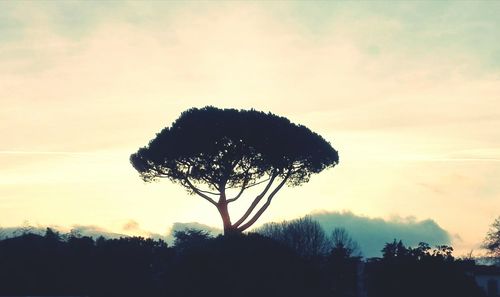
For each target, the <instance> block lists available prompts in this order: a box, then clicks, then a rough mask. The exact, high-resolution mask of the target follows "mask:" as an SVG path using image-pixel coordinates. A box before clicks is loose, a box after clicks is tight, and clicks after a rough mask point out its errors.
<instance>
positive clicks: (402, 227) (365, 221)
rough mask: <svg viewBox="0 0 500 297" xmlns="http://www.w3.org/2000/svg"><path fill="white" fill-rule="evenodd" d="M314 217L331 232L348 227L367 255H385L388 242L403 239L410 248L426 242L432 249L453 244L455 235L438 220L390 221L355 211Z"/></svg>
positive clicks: (400, 219) (396, 219)
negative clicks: (436, 246)
mask: <svg viewBox="0 0 500 297" xmlns="http://www.w3.org/2000/svg"><path fill="white" fill-rule="evenodd" d="M311 216H312V218H313V219H314V220H317V221H318V222H319V223H320V224H321V226H322V227H323V228H324V229H325V231H326V232H327V233H330V232H331V231H332V230H333V229H334V228H337V227H339V228H345V229H346V230H347V231H348V232H349V234H350V235H351V236H352V237H353V238H354V239H355V240H356V241H357V242H358V243H359V245H360V247H361V250H362V251H363V256H365V257H367V258H370V257H378V256H381V253H380V250H381V249H382V248H383V247H384V244H385V243H387V242H392V241H393V240H394V239H398V240H402V241H403V243H404V244H405V245H407V246H415V245H417V244H418V243H419V242H426V243H428V244H430V245H431V246H434V245H442V244H446V245H450V244H451V239H452V236H451V235H450V234H449V233H448V232H447V231H446V230H444V229H443V228H441V227H440V226H439V225H438V224H437V223H436V222H435V221H434V220H431V219H427V220H421V221H418V220H416V219H415V218H414V217H408V218H400V217H394V218H391V219H389V220H384V219H381V218H370V217H365V216H358V215H355V214H353V213H352V212H317V213H313V214H312V215H311Z"/></svg>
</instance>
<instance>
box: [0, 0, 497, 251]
mask: <svg viewBox="0 0 500 297" xmlns="http://www.w3.org/2000/svg"><path fill="white" fill-rule="evenodd" d="M498 15H500V2H497V1H484V2H481V1H470V2H467V1H408V2H406V1H399V2H398V1H390V2H384V1H369V2H364V1H356V2H344V1H339V2H337V1H332V2H326V1H325V2H322V1H318V2H301V1H283V2H282V1H246V2H237V1H221V2H216V1H203V2H197V1H186V2H175V1H168V2H167V1H165V2H160V1H157V2H138V1H137V2H135V1H132V2H121V1H120V2H118V1H116V2H115V1H106V2H94V1H33V2H29V1H15V2H14V1H11V2H7V1H2V2H0V107H1V108H0V135H1V136H2V140H1V141H0V213H1V216H0V226H1V227H12V226H19V225H23V224H28V223H29V224H34V225H40V226H61V227H65V228H71V227H72V226H98V228H103V229H105V230H109V231H110V232H115V233H125V234H149V233H151V232H152V233H158V234H165V233H167V232H168V230H169V228H171V226H172V225H173V224H176V223H189V222H198V223H201V224H206V225H210V226H214V227H220V224H221V223H220V218H219V217H218V214H217V211H216V210H215V208H213V207H212V206H211V205H210V204H208V203H207V202H206V201H204V200H202V199H199V198H197V197H195V196H189V195H187V193H186V192H185V191H184V190H183V189H182V188H181V187H180V186H178V185H175V184H171V183H170V182H168V181H161V182H157V183H145V182H143V181H142V180H141V179H140V178H139V175H138V173H137V172H135V170H134V169H133V167H132V166H131V165H130V163H129V161H128V159H129V156H130V154H132V153H134V152H136V151H137V149H138V148H140V147H142V146H144V145H146V144H147V143H148V141H149V140H150V139H152V138H154V136H155V134H156V133H157V132H159V131H160V130H161V129H162V128H163V127H166V126H169V125H170V124H171V123H172V122H173V121H174V120H175V119H176V118H177V117H178V116H179V115H180V113H181V112H182V111H184V110H186V109H188V108H191V107H203V106H206V105H214V106H217V107H221V108H229V107H231V108H239V109H249V108H255V109H257V110H262V111H266V112H268V111H270V112H273V113H275V114H278V115H281V116H285V117H287V118H289V119H290V120H291V121H292V122H294V123H299V124H303V125H305V126H307V127H309V128H310V129H311V130H313V131H315V132H317V133H318V134H320V135H322V136H323V137H324V138H325V139H327V140H328V141H330V143H331V144H332V146H333V147H334V148H335V149H337V150H338V151H339V156H340V164H339V165H338V166H336V167H335V168H333V169H331V170H327V171H324V172H322V173H320V174H317V175H315V176H313V177H312V179H311V181H310V182H309V183H307V184H306V185H303V186H301V187H297V188H286V189H283V190H281V191H280V193H279V194H278V195H277V196H276V198H275V199H274V200H273V203H272V205H271V207H270V208H269V209H268V210H267V212H266V213H265V214H264V215H263V216H262V217H261V219H260V221H259V224H262V223H265V222H271V221H279V220H285V219H293V218H296V217H300V216H303V215H306V214H311V213H313V214H325V213H326V214H332V218H335V216H336V215H338V214H348V216H347V217H349V215H352V216H355V217H358V218H361V219H362V220H365V221H369V222H387V223H390V224H396V225H397V224H400V225H405V224H406V225H408V224H414V225H416V226H420V225H422V224H423V225H425V224H426V222H431V223H432V224H435V226H436V227H437V228H435V230H437V231H438V232H441V230H446V233H447V234H448V235H447V236H448V237H447V238H449V241H450V243H451V244H452V245H453V246H454V247H455V248H456V250H457V251H458V252H459V253H460V252H462V253H466V252H468V251H470V250H475V251H477V252H478V253H479V252H480V251H479V246H480V244H481V241H482V240H483V238H484V236H485V234H486V232H487V230H488V227H489V225H490V224H491V223H492V222H493V220H494V219H495V218H496V217H497V216H499V215H500V183H499V182H498V179H499V176H500V137H498V136H499V131H500V107H499V104H498V101H499V100H500V99H499V98H500V39H499V38H498V37H497V35H498V30H500V19H499V18H498ZM248 199H249V198H248ZM246 201H247V202H248V200H246ZM243 207H244V205H241V206H237V207H236V208H235V209H233V211H234V212H236V213H237V212H238V211H240V212H241V211H242V210H243ZM326 221H328V220H326ZM347 221H349V220H347ZM419 224H420V225H419ZM433 226H434V225H433ZM346 228H347V229H349V226H346ZM374 232H376V229H375V230H374ZM428 233H432V231H428ZM423 234H424V235H425V232H424V233H423ZM440 234H441V233H440ZM388 236H390V235H388ZM431 237H432V236H431ZM388 241H392V237H391V238H389V239H388Z"/></svg>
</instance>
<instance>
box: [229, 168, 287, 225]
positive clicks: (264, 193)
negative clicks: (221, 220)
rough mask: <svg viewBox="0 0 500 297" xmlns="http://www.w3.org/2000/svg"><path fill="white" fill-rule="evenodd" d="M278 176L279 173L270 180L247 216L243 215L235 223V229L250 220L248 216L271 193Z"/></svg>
mask: <svg viewBox="0 0 500 297" xmlns="http://www.w3.org/2000/svg"><path fill="white" fill-rule="evenodd" d="M277 176H278V174H277V173H273V175H272V176H271V178H270V179H269V182H268V183H267V185H266V187H265V188H264V190H263V191H262V193H260V194H259V195H257V197H255V199H254V200H253V202H252V204H251V205H250V207H249V208H248V209H247V211H246V212H245V214H243V216H242V217H241V218H240V219H239V220H238V221H237V222H236V223H234V225H233V226H234V227H235V228H238V227H239V226H240V225H241V223H243V222H244V221H245V220H246V219H247V218H248V216H249V215H250V214H251V213H252V212H253V210H254V209H255V207H256V206H257V204H259V202H260V200H262V198H263V197H264V196H265V195H266V193H267V191H269V188H271V185H272V184H273V182H274V179H275V178H276V177H277Z"/></svg>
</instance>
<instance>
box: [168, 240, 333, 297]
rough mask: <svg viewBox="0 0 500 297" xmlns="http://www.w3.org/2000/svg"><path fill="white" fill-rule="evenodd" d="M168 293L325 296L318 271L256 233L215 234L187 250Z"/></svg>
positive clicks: (186, 295)
mask: <svg viewBox="0 0 500 297" xmlns="http://www.w3.org/2000/svg"><path fill="white" fill-rule="evenodd" d="M173 271H175V273H174V275H172V276H171V277H172V278H173V280H174V281H173V283H174V284H176V285H175V286H173V287H171V290H170V291H169V293H170V296H183V297H197V296H199V297H202V296H228V297H229V296H242V297H246V296H249V297H250V296H261V297H267V296H269V297H271V296H273V297H279V296H283V297H285V296H292V297H293V296H297V297H299V296H312V297H313V296H323V295H322V294H324V293H325V290H324V286H323V284H322V283H321V277H320V272H319V270H318V269H317V268H316V267H314V266H313V265H311V263H308V262H307V261H305V260H304V259H303V258H301V257H299V256H298V255H296V254H295V253H294V252H293V251H291V250H290V249H289V248H287V247H285V246H284V245H281V244H279V243H277V242H275V241H273V240H271V239H268V238H265V237H262V236H260V235H257V234H249V235H232V236H219V237H217V238H215V239H208V240H206V242H205V244H204V245H202V246H201V245H197V246H195V247H194V248H192V249H189V250H185V252H184V253H183V254H182V256H181V257H179V259H178V262H177V263H176V266H175V268H174V269H173Z"/></svg>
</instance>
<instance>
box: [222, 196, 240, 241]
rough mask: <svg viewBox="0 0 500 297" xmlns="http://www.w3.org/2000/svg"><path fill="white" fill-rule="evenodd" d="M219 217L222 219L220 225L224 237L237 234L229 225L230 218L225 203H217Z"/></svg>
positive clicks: (231, 225) (236, 230) (235, 229)
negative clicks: (222, 228)
mask: <svg viewBox="0 0 500 297" xmlns="http://www.w3.org/2000/svg"><path fill="white" fill-rule="evenodd" d="M217 209H218V210H219V213H220V216H221V218H222V224H223V226H224V236H226V235H231V234H237V233H240V232H238V229H237V228H235V227H234V226H233V224H231V217H230V216H229V211H228V210H227V202H219V203H218V205H217Z"/></svg>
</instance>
